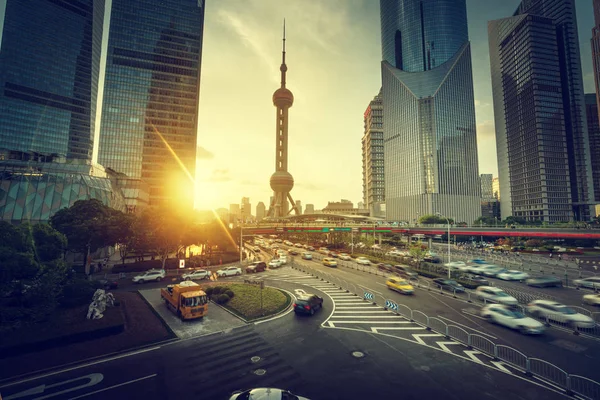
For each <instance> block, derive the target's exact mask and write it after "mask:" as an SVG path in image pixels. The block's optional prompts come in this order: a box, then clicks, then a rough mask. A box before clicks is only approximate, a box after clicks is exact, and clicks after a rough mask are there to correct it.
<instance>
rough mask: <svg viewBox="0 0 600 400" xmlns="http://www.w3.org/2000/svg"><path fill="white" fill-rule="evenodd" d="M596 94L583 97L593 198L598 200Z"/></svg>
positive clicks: (599, 155)
mask: <svg viewBox="0 0 600 400" xmlns="http://www.w3.org/2000/svg"><path fill="white" fill-rule="evenodd" d="M596 96H597V95H596V93H588V94H586V95H585V113H586V116H587V128H588V136H589V139H590V159H591V160H590V161H591V163H592V177H593V179H594V197H595V199H596V201H598V200H600V122H599V118H598V104H597V97H596Z"/></svg>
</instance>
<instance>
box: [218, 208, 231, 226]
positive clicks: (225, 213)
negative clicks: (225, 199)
mask: <svg viewBox="0 0 600 400" xmlns="http://www.w3.org/2000/svg"><path fill="white" fill-rule="evenodd" d="M216 213H217V215H218V216H219V218H220V219H221V220H222V221H224V222H225V223H229V210H228V209H226V208H217V210H216Z"/></svg>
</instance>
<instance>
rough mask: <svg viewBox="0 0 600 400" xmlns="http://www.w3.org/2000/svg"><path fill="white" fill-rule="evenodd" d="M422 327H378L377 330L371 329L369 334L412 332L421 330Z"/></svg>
mask: <svg viewBox="0 0 600 400" xmlns="http://www.w3.org/2000/svg"><path fill="white" fill-rule="evenodd" d="M423 329H425V328H423V327H422V326H409V327H385V326H378V327H377V328H374V327H371V332H373V333H379V331H381V330H395V331H413V330H423Z"/></svg>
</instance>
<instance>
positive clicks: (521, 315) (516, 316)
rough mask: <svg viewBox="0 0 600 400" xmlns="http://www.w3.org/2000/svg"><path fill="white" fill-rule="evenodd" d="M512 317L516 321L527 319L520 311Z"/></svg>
mask: <svg viewBox="0 0 600 400" xmlns="http://www.w3.org/2000/svg"><path fill="white" fill-rule="evenodd" d="M512 316H513V318H515V319H522V318H525V314H523V313H522V312H519V311H513V313H512Z"/></svg>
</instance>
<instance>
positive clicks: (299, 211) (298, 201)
mask: <svg viewBox="0 0 600 400" xmlns="http://www.w3.org/2000/svg"><path fill="white" fill-rule="evenodd" d="M296 212H297V213H298V215H302V202H301V201H300V200H296Z"/></svg>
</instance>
